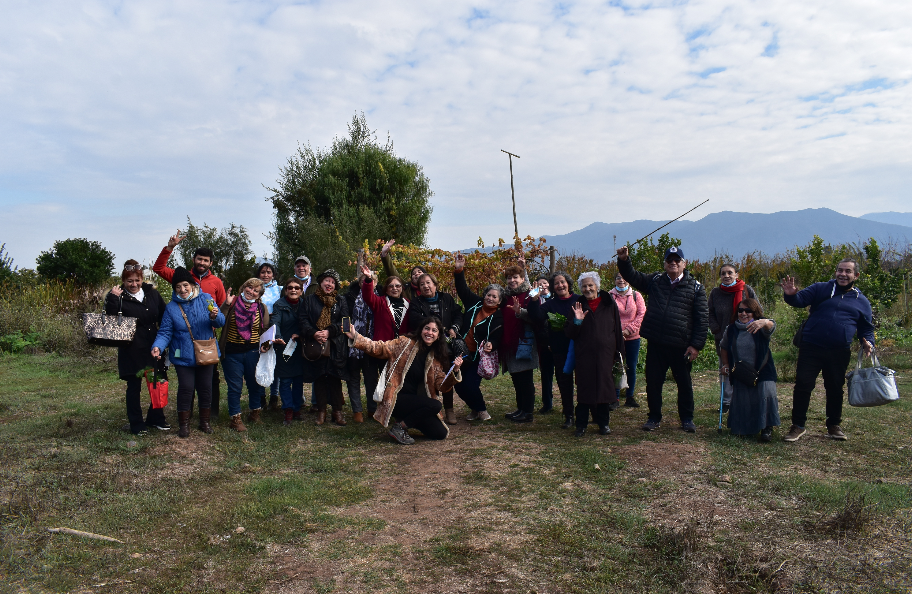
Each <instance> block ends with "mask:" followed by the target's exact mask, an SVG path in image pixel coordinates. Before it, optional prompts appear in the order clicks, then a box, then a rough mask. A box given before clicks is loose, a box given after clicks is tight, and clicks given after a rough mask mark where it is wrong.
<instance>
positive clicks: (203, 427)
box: [199, 408, 212, 434]
mask: <svg viewBox="0 0 912 594" xmlns="http://www.w3.org/2000/svg"><path fill="white" fill-rule="evenodd" d="M209 413H210V409H208V408H201V409H200V424H199V430H200V431H202V432H203V433H209V434H211V433H212V426H211V425H210V424H209Z"/></svg>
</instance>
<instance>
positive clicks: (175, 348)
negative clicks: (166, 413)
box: [152, 266, 225, 437]
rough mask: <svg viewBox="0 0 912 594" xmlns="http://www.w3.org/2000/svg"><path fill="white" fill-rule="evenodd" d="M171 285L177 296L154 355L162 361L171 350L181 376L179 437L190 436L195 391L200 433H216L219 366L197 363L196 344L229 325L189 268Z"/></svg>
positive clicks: (177, 271) (178, 270)
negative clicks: (213, 422)
mask: <svg viewBox="0 0 912 594" xmlns="http://www.w3.org/2000/svg"><path fill="white" fill-rule="evenodd" d="M171 286H172V287H173V288H174V293H173V294H172V295H171V302H170V303H169V304H168V306H167V307H165V315H164V317H163V318H162V323H161V328H160V329H159V330H158V335H157V336H156V337H155V342H154V343H152V356H153V357H155V358H156V359H161V352H162V349H164V348H165V347H168V358H169V359H170V360H171V364H172V365H174V370H175V372H176V373H177V422H178V432H177V436H178V437H190V406H191V405H192V404H193V391H194V390H196V391H197V394H198V395H199V430H200V431H202V432H204V433H212V427H211V426H210V425H209V413H210V412H211V408H210V407H211V406H212V371H213V369H215V365H197V364H196V351H195V349H194V348H193V341H194V340H209V339H212V338H215V333H214V332H213V331H212V329H213V328H221V327H222V326H224V325H225V315H224V314H223V313H222V312H221V311H219V308H218V306H217V305H216V304H215V302H214V301H213V300H212V297H211V296H210V295H209V294H208V293H203V292H202V291H201V290H200V287H199V285H198V284H196V280H195V279H194V278H193V276H191V275H190V273H189V272H187V270H186V269H185V268H183V267H180V266H179V267H177V268H176V269H175V270H174V276H173V277H171ZM216 350H218V345H216Z"/></svg>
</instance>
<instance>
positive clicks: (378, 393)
mask: <svg viewBox="0 0 912 594" xmlns="http://www.w3.org/2000/svg"><path fill="white" fill-rule="evenodd" d="M407 350H409V349H408V348H404V349H402V352H401V353H399V356H398V357H396V361H395V363H393V365H392V367H391V366H390V364H389V361H387V362H386V365H384V366H383V370H382V371H381V372H380V379H379V380H378V381H377V389H375V390H374V402H383V393H384V392H386V382H387V381H389V378H388V377H386V370H387V369H389V372H390V373H392V372H393V370H394V369H396V365H397V364H398V363H399V359H401V358H402V355H404V354H405V351H407Z"/></svg>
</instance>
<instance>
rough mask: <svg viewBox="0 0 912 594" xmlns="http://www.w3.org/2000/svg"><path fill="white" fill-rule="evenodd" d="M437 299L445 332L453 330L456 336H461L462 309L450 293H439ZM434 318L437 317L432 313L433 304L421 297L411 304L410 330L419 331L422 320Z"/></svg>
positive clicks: (409, 315)
mask: <svg viewBox="0 0 912 594" xmlns="http://www.w3.org/2000/svg"><path fill="white" fill-rule="evenodd" d="M437 299H438V300H439V302H440V322H441V323H442V324H443V330H444V332H447V331H449V330H450V329H451V328H452V329H453V330H455V331H456V334H459V327H460V324H462V308H461V307H459V304H458V303H456V300H455V299H453V296H452V295H450V294H449V293H444V292H442V291H438V292H437ZM433 317H437V316H435V315H434V314H432V313H431V304H430V303H428V302H427V301H425V300H424V299H423V298H422V297H421V296H418V297H415V300H414V301H410V302H409V309H408V318H409V328H411V329H412V330H417V329H418V326H419V325H420V324H421V320H423V319H425V318H433Z"/></svg>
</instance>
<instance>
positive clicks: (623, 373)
mask: <svg viewBox="0 0 912 594" xmlns="http://www.w3.org/2000/svg"><path fill="white" fill-rule="evenodd" d="M618 356H619V357H620V358H621V360H620V361H618V362H616V363H615V364H614V370H615V374H614V387H615V389H617V390H625V389H627V388H628V384H627V366H626V365H624V355H623V354H622V353H621V352H620V351H618Z"/></svg>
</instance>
